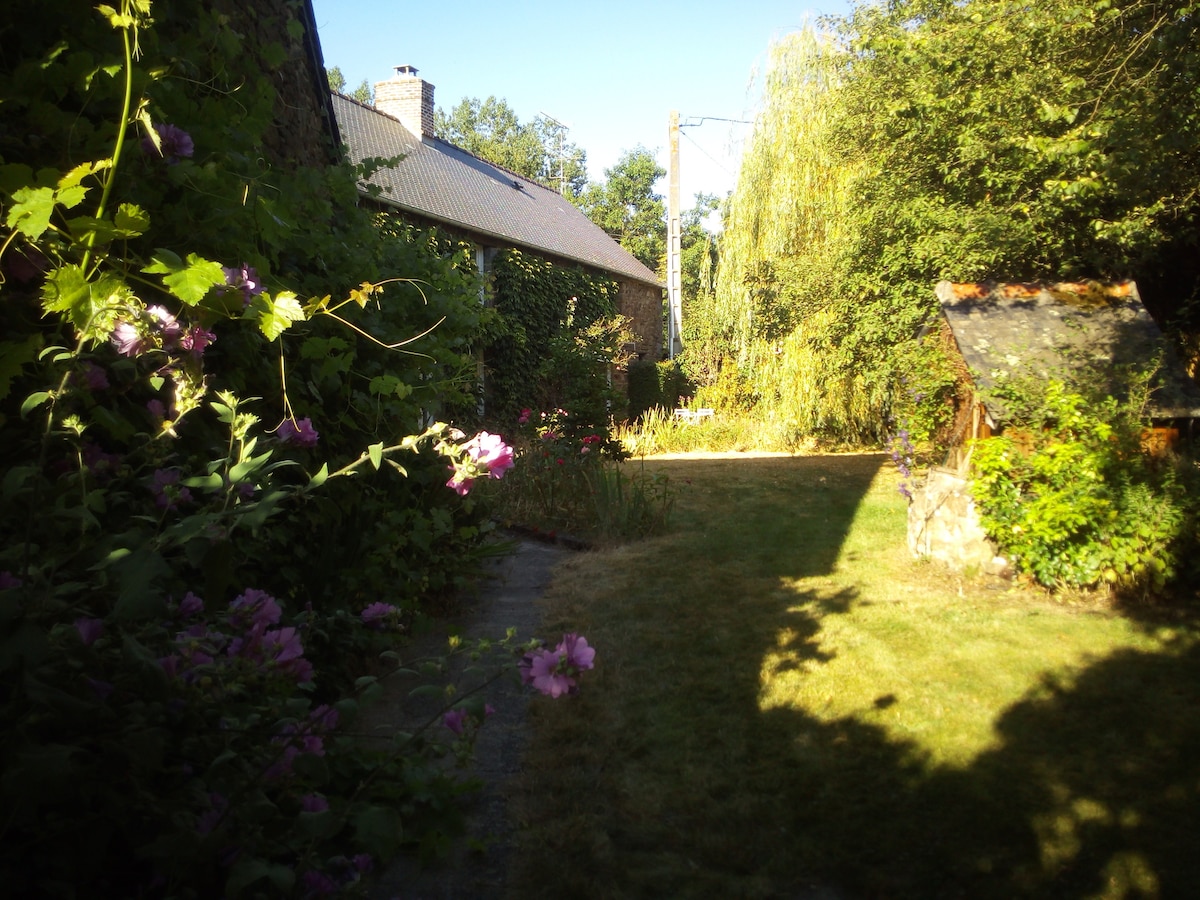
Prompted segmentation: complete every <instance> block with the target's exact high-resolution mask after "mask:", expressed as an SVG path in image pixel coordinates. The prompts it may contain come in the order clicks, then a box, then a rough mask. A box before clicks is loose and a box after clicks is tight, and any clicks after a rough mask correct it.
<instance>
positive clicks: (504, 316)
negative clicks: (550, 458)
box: [485, 250, 627, 431]
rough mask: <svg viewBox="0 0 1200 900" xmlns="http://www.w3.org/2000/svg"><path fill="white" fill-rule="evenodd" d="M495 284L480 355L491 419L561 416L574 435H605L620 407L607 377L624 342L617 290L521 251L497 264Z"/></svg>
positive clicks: (603, 280)
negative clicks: (492, 313) (490, 322)
mask: <svg viewBox="0 0 1200 900" xmlns="http://www.w3.org/2000/svg"><path fill="white" fill-rule="evenodd" d="M492 279H493V280H492V288H493V299H494V305H495V309H496V311H497V313H498V314H499V315H498V320H497V322H496V323H495V326H494V329H493V334H492V337H491V340H490V342H489V345H488V348H487V351H486V354H485V360H486V366H487V395H486V396H487V409H488V418H489V419H491V420H495V421H498V422H514V421H516V419H517V418H518V417H519V416H520V414H521V410H523V409H527V408H532V409H540V410H553V409H565V410H567V411H568V412H569V413H570V414H571V421H572V422H574V423H576V424H577V425H578V427H579V428H581V429H585V430H589V431H596V430H601V429H604V428H605V427H606V426H607V422H608V419H609V417H610V415H611V414H612V413H613V411H614V409H613V406H614V404H617V405H618V406H619V405H621V397H620V395H619V394H618V393H617V392H615V391H613V390H612V389H611V388H610V387H609V377H608V376H609V368H610V367H611V366H612V365H614V364H616V363H618V362H620V353H621V346H622V344H623V343H625V340H626V339H627V334H626V329H625V327H624V321H623V320H622V319H621V318H620V317H619V316H618V315H617V310H616V296H617V283H616V282H615V281H614V280H612V279H611V278H606V277H603V276H600V275H593V274H591V273H589V272H586V271H585V270H584V269H582V268H579V267H575V268H569V267H566V266H561V265H556V264H554V263H551V262H549V261H547V260H544V259H541V258H540V257H536V256H532V255H530V254H527V253H522V252H521V251H519V250H505V251H503V252H502V253H500V254H499V255H498V256H497V257H496V259H495V262H494V264H493V269H492Z"/></svg>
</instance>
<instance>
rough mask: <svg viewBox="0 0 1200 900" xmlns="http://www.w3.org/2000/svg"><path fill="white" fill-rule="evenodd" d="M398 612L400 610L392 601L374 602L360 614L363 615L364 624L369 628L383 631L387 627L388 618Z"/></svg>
mask: <svg viewBox="0 0 1200 900" xmlns="http://www.w3.org/2000/svg"><path fill="white" fill-rule="evenodd" d="M398 612H400V610H399V609H397V608H396V607H394V606H392V604H390V603H372V604H371V605H370V606H368V607H367V608H366V609H364V610H363V611H362V613H361V614H360V615H361V616H362V620H363V624H364V625H366V626H367V627H368V628H374V629H376V630H377V631H382V630H383V629H384V628H386V627H387V624H388V619H389V618H391V617H392V616H393V615H394V614H395V613H398Z"/></svg>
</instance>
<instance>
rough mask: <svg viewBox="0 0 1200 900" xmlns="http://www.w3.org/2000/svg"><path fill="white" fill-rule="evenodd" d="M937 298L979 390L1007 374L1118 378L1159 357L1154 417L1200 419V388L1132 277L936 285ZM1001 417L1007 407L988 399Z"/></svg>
mask: <svg viewBox="0 0 1200 900" xmlns="http://www.w3.org/2000/svg"><path fill="white" fill-rule="evenodd" d="M936 291H937V298H938V300H939V301H940V302H941V305H942V312H943V314H944V315H945V317H946V321H947V322H948V323H949V324H950V329H951V331H952V332H953V334H954V340H955V342H956V343H957V345H958V349H959V352H960V353H961V354H962V357H963V359H964V361H965V362H966V364H967V367H968V369H969V370H970V372H971V376H972V378H973V379H974V383H975V386H976V388H977V389H979V390H981V391H983V392H984V393H987V392H989V391H990V390H991V389H992V388H994V387H995V386H996V385H997V384H998V383H1000V382H1001V381H1003V380H1005V379H1011V378H1016V377H1029V376H1032V377H1035V378H1042V379H1049V378H1061V377H1063V376H1065V375H1069V374H1070V373H1072V372H1074V373H1078V372H1080V371H1081V370H1085V371H1087V372H1088V376H1089V377H1097V378H1100V379H1104V378H1107V377H1110V376H1115V375H1116V374H1117V373H1118V372H1119V371H1120V370H1121V369H1122V368H1124V367H1129V366H1139V365H1145V364H1146V363H1148V362H1150V361H1152V360H1154V359H1155V358H1157V357H1159V356H1160V354H1161V358H1162V364H1161V367H1160V369H1159V372H1158V375H1157V377H1156V382H1157V384H1158V387H1157V389H1156V390H1155V392H1154V395H1153V397H1152V399H1151V403H1152V407H1153V408H1152V409H1151V410H1150V412H1151V414H1152V415H1153V416H1154V417H1156V418H1164V419H1183V418H1186V419H1194V418H1200V388H1197V386H1196V383H1195V382H1194V381H1193V380H1192V379H1191V378H1190V377H1189V376H1188V374H1187V372H1186V371H1185V370H1184V368H1183V366H1182V364H1181V363H1180V362H1179V361H1178V358H1177V357H1176V356H1175V354H1174V353H1172V351H1171V348H1170V347H1169V346H1168V344H1167V342H1166V341H1164V339H1163V335H1162V332H1161V331H1160V330H1159V327H1158V325H1157V324H1156V323H1155V322H1154V320H1153V319H1152V318H1151V317H1150V314H1149V313H1148V312H1146V307H1145V306H1143V305H1142V301H1141V298H1140V297H1139V296H1138V292H1137V285H1136V284H1134V282H1132V281H1124V282H1119V283H1112V284H1104V283H1100V282H1095V281H1088V282H1082V283H1061V284H994V283H990V282H986V283H967V284H956V283H953V282H949V281H943V282H940V283H939V284H938V285H937V289H936ZM987 405H988V409H989V412H990V413H992V414H993V415H994V417H995V418H996V419H1003V418H1004V408H1003V404H1001V403H997V402H996V401H995V400H994V399H992V400H990V401H989V402H988V404H987Z"/></svg>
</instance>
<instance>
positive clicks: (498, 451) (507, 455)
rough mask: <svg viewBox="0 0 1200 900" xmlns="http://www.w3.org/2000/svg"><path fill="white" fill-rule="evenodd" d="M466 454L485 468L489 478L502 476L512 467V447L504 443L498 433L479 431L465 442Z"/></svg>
mask: <svg viewBox="0 0 1200 900" xmlns="http://www.w3.org/2000/svg"><path fill="white" fill-rule="evenodd" d="M467 454H468V455H469V456H470V457H471V459H472V460H473V461H474V462H475V463H476V464H477V465H480V466H483V467H484V468H485V469H487V473H488V475H489V476H490V477H491V478H503V477H504V473H505V472H507V471H508V470H509V469H511V468H512V467H513V448H512V447H510V446H508V444H506V443H504V438H502V437H500V435H498V434H488V433H487V432H486V431H481V432H479V434H478V435H477V436H476V437H475V439H474V440H473V441H471V442H470V443H468V444H467Z"/></svg>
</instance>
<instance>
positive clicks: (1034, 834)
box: [758, 646, 1200, 898]
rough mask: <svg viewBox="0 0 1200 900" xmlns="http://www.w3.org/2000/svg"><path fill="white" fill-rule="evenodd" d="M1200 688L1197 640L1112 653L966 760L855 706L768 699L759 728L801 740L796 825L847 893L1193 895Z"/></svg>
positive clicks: (1199, 862)
mask: <svg viewBox="0 0 1200 900" xmlns="http://www.w3.org/2000/svg"><path fill="white" fill-rule="evenodd" d="M1198 685H1200V651H1198V650H1197V648H1196V647H1195V646H1191V647H1188V648H1187V649H1186V650H1184V651H1183V652H1181V653H1180V654H1179V655H1169V654H1155V653H1145V652H1136V651H1124V652H1120V653H1117V654H1115V655H1113V656H1111V657H1109V658H1107V659H1105V660H1102V661H1100V662H1098V663H1096V664H1094V665H1092V666H1090V667H1089V668H1087V669H1086V670H1084V671H1083V672H1081V673H1080V674H1079V675H1078V677H1077V678H1076V680H1075V682H1074V683H1073V684H1070V685H1063V684H1054V683H1052V682H1049V681H1047V682H1046V683H1044V684H1043V685H1042V686H1041V689H1040V690H1037V691H1033V692H1031V693H1030V695H1029V696H1028V697H1027V698H1026V699H1024V700H1022V701H1020V702H1018V703H1016V704H1014V705H1013V706H1011V707H1010V708H1009V709H1008V710H1006V712H1005V713H1004V714H1003V715H1002V716H1001V718H1000V719H999V721H998V722H997V724H996V733H997V737H998V740H999V744H998V746H996V747H995V748H993V749H991V750H988V751H986V752H984V753H983V754H981V755H980V756H979V757H977V758H976V759H975V760H974V761H973V762H972V763H971V764H970V765H968V766H966V767H965V768H952V767H947V766H940V767H939V766H932V767H931V766H928V765H927V764H926V760H925V759H924V758H923V757H922V754H921V753H920V751H918V750H917V749H916V748H915V747H914V745H912V744H909V743H905V742H903V741H897V740H896V739H894V738H890V737H888V736H887V735H886V733H885V732H884V731H883V730H882V729H880V728H879V727H878V726H875V725H872V724H870V723H867V722H863V721H860V720H858V719H855V718H853V717H846V718H842V719H839V720H836V721H833V722H822V721H819V720H816V719H814V718H813V717H811V716H807V715H803V714H800V713H797V712H795V711H793V710H786V711H784V710H772V711H769V712H767V713H765V714H764V716H763V722H762V723H761V728H760V735H759V736H758V739H760V740H790V741H792V742H793V746H794V748H795V755H796V762H797V765H796V767H795V768H794V769H793V770H792V771H791V772H789V773H788V774H786V776H785V781H784V783H782V784H780V785H779V786H778V787H779V789H780V791H781V793H782V794H783V795H784V796H785V797H786V798H787V799H786V801H784V805H786V806H787V807H789V808H790V810H791V811H792V815H791V817H790V821H789V824H788V829H789V831H790V832H791V833H792V834H794V835H795V836H796V839H797V847H798V849H799V850H800V852H801V854H802V855H803V856H804V858H805V860H806V863H807V866H806V868H808V870H809V871H810V872H811V873H812V874H813V875H816V876H818V877H822V878H824V879H826V880H827V881H829V882H830V883H833V884H836V885H838V886H840V887H841V888H842V889H844V890H845V891H846V892H847V895H848V896H861V897H922V898H924V897H1018V896H1020V897H1084V896H1088V897H1091V896H1105V897H1185V896H1194V892H1195V889H1196V885H1200V853H1197V850H1198V847H1197V835H1200V806H1198V805H1197V801H1198V800H1200V796H1198V793H1200V792H1198V786H1200V716H1197V711H1198V710H1200V690H1198V687H1197V686H1198ZM884 699H885V700H886V698H884ZM768 865H772V864H771V862H770V861H768ZM774 867H775V866H774V865H772V868H774ZM780 871H781V874H783V872H785V871H786V866H784V867H782V868H781V869H780Z"/></svg>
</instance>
